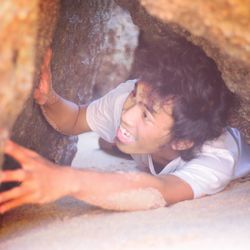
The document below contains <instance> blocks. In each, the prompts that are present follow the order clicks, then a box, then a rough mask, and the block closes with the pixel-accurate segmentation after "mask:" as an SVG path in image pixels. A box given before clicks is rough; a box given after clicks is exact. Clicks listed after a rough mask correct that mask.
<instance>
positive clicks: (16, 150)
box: [4, 140, 37, 163]
mask: <svg viewBox="0 0 250 250" xmlns="http://www.w3.org/2000/svg"><path fill="white" fill-rule="evenodd" d="M4 153H6V154H8V155H10V156H12V157H13V158H14V159H16V160H17V161H19V162H20V163H24V162H27V160H29V158H33V157H35V156H37V153H36V152H34V151H32V150H29V149H27V148H25V147H22V146H20V145H18V144H16V143H14V142H12V141H11V140H8V141H7V142H6V144H5V147H4Z"/></svg>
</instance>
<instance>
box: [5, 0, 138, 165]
mask: <svg viewBox="0 0 250 250" xmlns="http://www.w3.org/2000/svg"><path fill="white" fill-rule="evenodd" d="M14 2H15V1H12V2H10V3H9V5H8V6H7V7H9V8H10V9H11V8H13V11H17V13H19V11H20V12H21V14H22V8H21V6H15V5H14ZM16 2H17V1H16ZM24 2H25V1H23V5H24ZM31 2H32V1H31ZM15 4H16V3H15ZM32 4H33V5H34V7H33V8H37V10H35V11H34V10H33V12H34V13H35V14H33V15H34V17H33V16H32V18H33V19H34V20H35V21H36V23H35V22H34V25H33V26H32V29H34V34H33V33H32V34H30V31H29V28H28V27H26V25H29V23H22V22H20V20H17V21H16V23H15V25H16V26H15V27H16V29H17V26H18V25H23V26H24V34H25V36H23V37H25V38H26V40H28V41H31V42H32V45H33V46H31V42H30V43H28V44H27V46H26V47H23V48H22V50H23V51H24V52H23V53H25V54H27V55H29V58H25V60H26V61H27V63H26V64H24V63H23V60H21V59H20V60H18V63H19V64H18V65H19V67H20V68H18V69H17V72H21V73H20V74H22V75H23V77H26V78H27V79H28V80H26V81H25V84H26V85H27V86H24V84H23V83H22V80H21V79H20V78H17V79H15V82H13V84H12V87H11V88H10V86H9V85H8V81H7V80H5V82H6V88H5V92H4V93H3V94H2V96H4V98H3V101H2V100H1V102H3V103H4V106H2V107H1V108H2V114H4V117H6V119H7V118H8V120H6V121H1V127H5V128H6V131H5V132H4V131H3V132H2V136H5V137H7V136H8V131H9V130H10V128H11V125H13V122H14V121H15V124H14V126H13V129H12V139H13V140H14V141H16V142H18V143H19V144H21V145H24V146H26V147H28V148H31V149H33V150H35V151H37V152H39V153H40V154H42V155H43V156H45V157H46V158H48V159H50V160H51V161H53V162H56V163H60V164H68V165H70V164H71V161H72V159H73V157H74V155H75V153H76V150H77V149H76V143H77V137H74V136H71V137H68V136H63V135H60V134H58V133H57V132H55V131H54V130H53V129H52V128H51V127H50V126H49V125H48V124H47V122H46V121H45V120H44V118H43V116H42V115H41V112H40V109H39V107H38V106H37V105H36V104H35V103H34V101H33V100H32V96H31V95H32V94H31V93H32V91H31V89H32V85H33V88H34V87H35V86H36V85H37V84H38V81H39V73H40V71H39V69H40V65H41V62H42V55H43V54H44V51H45V49H46V48H47V47H49V46H52V49H53V59H52V75H53V86H54V88H55V90H56V91H57V92H58V93H59V94H60V95H62V96H63V97H65V98H67V99H69V100H72V101H74V102H76V103H81V104H82V103H85V102H88V101H90V100H91V99H93V97H97V96H100V95H102V94H104V92H106V91H107V90H108V89H110V88H112V87H114V86H116V85H117V84H118V83H119V82H121V81H123V80H124V79H126V78H127V77H128V74H129V71H130V67H131V64H132V61H133V54H134V49H135V47H136V46H137V37H138V29H137V27H136V26H135V25H134V24H133V23H132V20H131V17H130V15H129V14H128V13H127V12H126V11H124V10H123V9H122V8H120V7H119V6H118V5H117V4H115V3H114V2H113V1H112V0H105V1H100V0H96V1H91V0H88V1H75V2H74V4H72V3H70V2H69V1H66V0H62V1H60V2H59V1H58V0H54V1H48V0H46V1H40V2H39V1H33V2H32ZM31 6H32V5H31ZM22 7H23V6H22ZM0 8H1V7H0ZM29 8H30V9H28V10H27V12H28V13H29V12H31V11H32V9H31V7H29ZM21 14H20V15H21ZM3 18H6V19H7V18H8V16H6V15H3ZM57 20H58V22H57ZM18 27H19V26H18ZM25 29H27V30H25ZM32 31H33V30H32ZM35 31H36V32H37V33H36V32H35ZM9 32H10V29H8V27H7V28H6V31H5V33H4V34H2V35H3V37H7V38H8V39H9V37H8V33H9ZM36 34H37V37H36ZM19 37H21V34H20V32H19V33H18V35H17V36H16V37H15V39H16V40H17V39H18V38H19ZM52 38H53V42H52ZM11 42H12V40H11ZM12 43H13V42H12ZM51 43H52V45H51ZM2 44H3V45H4V43H2ZM2 44H1V46H2ZM7 45H8V41H7ZM2 50H3V51H4V53H6V54H7V53H12V55H11V60H12V61H11V62H10V64H11V67H12V68H7V67H5V68H3V71H4V72H8V74H9V77H10V76H11V75H13V74H14V75H15V69H14V70H13V64H14V63H16V62H15V61H16V60H17V59H16V57H17V55H16V54H17V53H16V52H15V48H12V47H11V48H10V49H9V51H8V52H6V48H2ZM13 53H14V55H13ZM15 53H16V54H15ZM13 58H14V59H13ZM18 59H19V58H18ZM3 60H4V58H3ZM4 63H6V61H3V64H4ZM30 68H31V69H30ZM29 69H30V70H29ZM34 69H35V70H34ZM28 70H29V71H28ZM108 72H109V74H108ZM26 75H27V76H26ZM18 86H22V88H20V90H19V89H18ZM14 89H15V90H14ZM21 91H23V92H22V93H20V92H21ZM94 93H95V96H94ZM16 96H20V98H19V99H20V100H19V99H17V98H16ZM28 97H29V98H28ZM13 100H16V104H17V106H16V105H15V106H14V105H13V104H12V103H13ZM5 103H6V104H5ZM8 109H11V112H12V113H11V117H10V116H8V114H10V111H9V110H8ZM12 110H13V111H12ZM21 111H22V112H21ZM20 112H21V113H20ZM19 113H20V115H19V116H18V118H17V119H16V117H17V115H18V114H19ZM10 118H11V119H10ZM15 119H16V120H15ZM7 121H9V123H8V122H7ZM2 124H6V125H5V126H3V125H2ZM45 135H46V136H45ZM1 141H2V140H1ZM5 165H8V167H9V166H10V165H15V164H14V163H12V162H10V161H9V159H7V161H6V162H5Z"/></svg>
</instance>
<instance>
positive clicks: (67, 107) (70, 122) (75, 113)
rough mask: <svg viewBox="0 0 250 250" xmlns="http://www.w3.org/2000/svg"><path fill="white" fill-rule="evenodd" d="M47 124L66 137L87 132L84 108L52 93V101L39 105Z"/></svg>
mask: <svg viewBox="0 0 250 250" xmlns="http://www.w3.org/2000/svg"><path fill="white" fill-rule="evenodd" d="M41 110H42V113H43V115H44V117H45V118H46V120H47V121H48V123H49V124H50V125H51V126H52V127H53V128H54V129H56V130H57V131H58V132H61V133H63V134H66V135H75V134H80V133H83V132H87V131H89V130H90V129H89V127H88V125H87V122H86V119H85V117H86V107H84V106H79V105H77V104H75V103H73V102H70V101H68V100H66V99H64V98H62V97H61V96H59V95H57V94H56V93H54V98H53V100H52V101H49V102H47V103H45V104H44V105H41Z"/></svg>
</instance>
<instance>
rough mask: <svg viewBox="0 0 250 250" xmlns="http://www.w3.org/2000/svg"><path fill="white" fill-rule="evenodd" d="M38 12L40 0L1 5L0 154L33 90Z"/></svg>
mask: <svg viewBox="0 0 250 250" xmlns="http://www.w3.org/2000/svg"><path fill="white" fill-rule="evenodd" d="M37 10H38V1H36V0H34V1H30V2H29V4H27V1H25V0H10V1H1V4H0V20H1V21H0V85H1V88H0V113H1V119H0V152H2V147H3V145H4V142H5V140H6V139H7V137H8V136H9V135H8V134H9V130H10V128H11V127H12V125H13V123H14V121H15V118H16V117H17V115H18V114H19V112H20V111H21V109H22V107H23V103H24V101H25V100H26V99H27V97H28V95H29V93H30V91H31V88H32V76H33V72H34V60H35V42H36V31H37V30H36V27H37V13H38V11H37ZM1 161H2V155H1V156H0V165H1Z"/></svg>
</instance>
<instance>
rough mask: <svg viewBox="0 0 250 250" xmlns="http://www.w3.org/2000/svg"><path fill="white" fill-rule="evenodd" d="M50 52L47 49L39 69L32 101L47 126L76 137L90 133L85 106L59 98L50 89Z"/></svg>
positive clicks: (51, 88)
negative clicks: (39, 74)
mask: <svg viewBox="0 0 250 250" xmlns="http://www.w3.org/2000/svg"><path fill="white" fill-rule="evenodd" d="M51 58H52V50H51V49H48V50H47V52H46V53H45V56H44V61H43V64H42V67H41V76H40V82H39V85H38V87H37V88H36V89H35V91H34V99H35V101H36V102H37V103H38V104H39V105H40V107H41V110H42V113H43V115H44V117H45V118H46V120H47V121H48V122H49V124H50V125H51V126H52V127H53V128H54V129H56V130H57V131H59V132H61V133H63V134H66V135H76V134H80V133H83V132H87V131H90V128H89V126H88V124H87V121H86V109H87V106H86V105H76V104H75V103H73V102H70V101H68V100H66V99H64V98H62V97H61V96H59V95H58V94H57V93H56V92H55V91H54V89H53V87H52V75H51V66H50V63H51Z"/></svg>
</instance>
